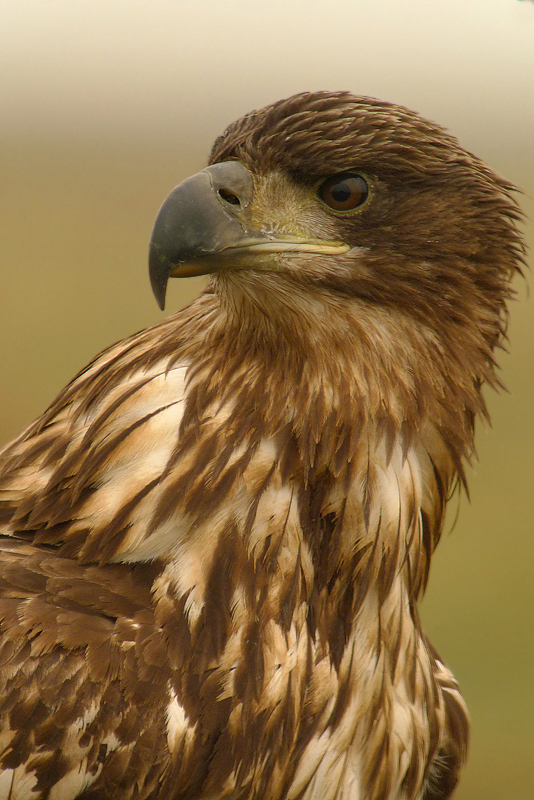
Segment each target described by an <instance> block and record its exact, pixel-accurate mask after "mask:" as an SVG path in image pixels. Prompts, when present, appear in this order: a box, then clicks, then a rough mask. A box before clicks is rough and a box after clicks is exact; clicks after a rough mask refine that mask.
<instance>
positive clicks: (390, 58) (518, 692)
mask: <svg viewBox="0 0 534 800" xmlns="http://www.w3.org/2000/svg"><path fill="white" fill-rule="evenodd" d="M310 89H312V90H315V89H349V90H351V91H353V92H355V93H357V94H365V95H372V96H376V97H380V98H382V99H384V100H390V101H393V102H395V103H401V104H405V105H407V106H409V107H411V108H413V109H415V110H417V111H419V112H420V113H422V114H423V115H425V116H427V117H430V118H431V119H434V120H436V121H438V122H440V123H442V124H444V125H446V126H447V127H448V128H449V129H451V130H452V132H454V133H455V134H456V135H457V136H458V137H459V138H460V140H461V141H462V142H463V144H464V145H465V146H466V147H467V148H468V149H471V150H473V151H474V152H475V153H477V154H478V155H479V156H481V157H482V158H484V159H485V160H486V161H487V162H488V163H489V164H490V165H491V166H492V167H493V168H494V169H495V170H497V171H498V172H500V173H502V174H504V175H505V176H506V177H508V178H509V179H510V180H512V181H513V182H514V183H516V184H517V185H518V186H520V187H521V188H522V189H523V191H524V193H525V194H524V197H523V198H522V200H521V202H522V204H523V207H524V210H525V212H526V214H527V215H528V216H530V219H531V220H532V219H534V203H533V195H534V2H532V0H402V2H399V1H398V0H328V1H326V0H320V2H315V1H314V0H292V1H291V2H290V1H289V0H262V2H259V0H258V2H255V1H254V0H248V2H246V0H223V2H218V0H191V1H190V0H174V1H171V0H33V1H32V0H0V215H1V216H0V231H1V240H2V245H1V255H0V258H1V261H0V264H1V266H0V271H1V281H0V354H1V357H0V365H1V366H0V409H1V412H0V443H3V442H6V441H8V440H9V439H10V438H11V437H12V436H14V435H15V434H17V433H18V432H19V431H20V430H21V429H22V428H23V427H24V426H25V425H26V424H27V423H29V422H30V421H31V420H32V419H33V418H34V417H35V416H36V415H37V414H39V413H40V412H41V411H42V410H43V409H44V408H45V407H46V405H47V404H48V403H49V402H50V401H51V400H52V398H53V397H54V396H55V394H56V393H57V392H58V391H59V390H60V389H61V387H62V386H63V385H64V384H65V383H66V382H67V381H68V380H69V379H70V378H71V377H72V376H73V375H74V374H75V373H76V372H77V371H78V370H79V369H80V368H81V367H82V366H83V365H84V364H85V363H87V361H88V360H89V359H90V358H91V357H92V356H93V355H94V354H95V353H96V352H97V351H99V350H100V349H102V348H104V347H105V346H107V345H108V344H110V343H111V342H113V341H115V340H116V339H118V338H121V337H123V336H126V335H128V334H129V333H131V332H133V331H135V330H137V329H139V328H142V327H144V326H146V325H149V324H151V323H154V322H156V321H157V320H159V319H160V318H161V314H160V312H159V311H158V309H157V307H156V304H155V302H154V300H153V298H152V296H151V294H150V290H149V284H148V278H147V268H146V250H147V243H148V240H149V236H150V231H151V226H152V223H153V220H154V217H155V215H156V212H157V210H158V207H159V205H160V203H161V202H162V201H163V199H164V198H165V197H166V195H167V194H168V192H169V191H170V190H171V189H172V188H173V187H174V186H175V185H176V184H177V183H178V182H179V181H181V180H182V179H184V178H185V177H186V176H187V175H189V174H191V173H192V172H195V171H197V170H198V169H200V168H202V166H203V165H204V164H205V161H206V158H207V154H208V153H209V149H210V146H211V143H212V141H213V139H214V138H215V136H216V135H217V134H218V133H220V132H221V131H222V130H223V129H224V128H225V126H226V125H227V124H228V123H229V122H231V121H232V120H233V119H235V118H237V117H239V116H241V115H242V114H243V113H245V112H247V111H250V110H251V109H253V108H258V107H261V106H263V105H265V104H267V103H269V102H272V101H274V100H277V99H279V98H281V97H284V96H288V95H290V94H292V93H294V92H298V91H303V90H310ZM525 230H526V235H527V239H529V240H530V243H531V246H532V247H533V248H534V241H533V228H532V222H530V223H527V224H526V226H525ZM531 283H532V280H531ZM201 286H202V281H201V280H200V281H199V280H198V279H193V280H190V281H183V282H181V281H174V282H172V285H171V287H170V292H169V297H168V302H167V310H168V311H167V313H169V312H172V311H173V310H175V309H176V308H178V307H179V306H180V305H182V304H184V303H185V302H186V301H188V300H189V299H191V297H193V296H194V295H195V294H196V293H198V291H199V289H200V287H201ZM516 288H517V292H518V295H517V297H518V301H517V302H515V303H514V304H513V307H512V313H511V325H510V337H509V338H510V341H509V351H510V353H509V354H502V357H501V362H502V379H503V381H504V383H505V384H506V386H507V387H508V389H509V393H504V392H502V393H501V394H500V395H493V396H491V397H490V398H489V406H490V410H491V415H492V420H493V427H492V428H489V427H486V428H484V427H480V429H479V431H478V450H479V464H478V465H476V467H475V468H474V469H470V470H469V484H470V490H471V500H470V501H468V500H467V498H466V497H465V496H462V497H461V498H460V499H459V500H458V499H456V500H455V501H453V503H452V504H451V506H452V508H451V513H450V514H449V518H448V523H447V531H446V534H445V536H444V539H443V541H442V543H441V546H440V548H439V550H438V554H437V556H436V559H435V562H434V566H433V571H432V575H431V581H430V588H429V590H428V592H427V595H426V597H425V600H424V602H423V605H422V611H423V617H424V621H425V625H426V628H427V630H428V632H429V634H430V637H431V639H432V641H433V642H434V643H435V645H436V646H437V647H438V649H439V650H440V651H441V652H443V653H444V655H445V657H446V659H447V660H448V662H449V663H450V664H451V666H452V667H453V669H454V671H455V673H456V675H457V677H458V679H459V681H460V683H461V685H462V688H463V691H464V694H465V697H466V698H467V702H468V704H469V707H470V711H471V715H472V719H473V732H472V746H471V754H470V760H469V764H468V767H467V769H466V770H465V773H464V776H463V780H462V782H461V786H460V789H459V790H458V792H457V795H456V797H457V800H531V798H532V797H534V674H533V670H534V667H533V665H534V602H533V601H534V589H533V582H534V535H533V534H534V531H533V528H534V525H533V516H534V508H533V488H534V486H533V478H534V465H533V453H534V424H533V423H534V412H533V407H534V319H533V301H532V299H530V300H529V297H528V293H527V290H526V284H525V282H524V281H522V280H518V281H517V286H516ZM456 517H458V519H457V521H456V522H455V519H456ZM453 528H454V530H453V531H452V533H450V531H451V529H453ZM449 533H450V535H449Z"/></svg>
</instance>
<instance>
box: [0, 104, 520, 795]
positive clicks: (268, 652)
mask: <svg viewBox="0 0 534 800" xmlns="http://www.w3.org/2000/svg"><path fill="white" fill-rule="evenodd" d="M512 190H513V187H511V186H510V185H509V184H507V183H506V182H505V181H504V180H502V179H500V178H498V177H497V176H495V175H494V174H493V173H492V172H491V171H490V170H489V169H488V168H487V167H486V166H485V165H484V164H483V163H482V162H480V161H479V160H478V159H477V158H476V157H474V156H473V155H471V154H469V153H467V152H466V151H464V150H463V149H462V148H461V146H460V145H459V144H458V142H457V141H456V140H455V139H454V138H453V137H451V136H449V135H448V134H447V133H446V132H445V131H443V129H442V128H440V127H439V126H437V125H435V124H433V123H431V122H428V121H426V120H424V119H422V118H421V117H419V116H418V115H417V114H415V113H413V112H411V111H409V110H407V109H405V108H402V107H400V106H394V105H391V104H388V103H384V102H381V101H378V100H373V99H370V98H361V97H355V96H353V95H351V94H349V93H347V92H337V93H329V92H319V93H315V94H303V95H297V96H295V97H291V98H289V99H287V100H283V101H280V102H279V103H275V104H273V105H271V106H269V107H267V108H265V109H262V110H260V111H257V112H252V113H251V114H249V115H247V116H246V117H244V118H243V119H241V120H238V121H237V122H236V123H233V124H232V125H231V126H230V127H229V128H228V129H227V131H226V132H225V133H224V134H223V135H222V136H221V137H219V139H217V141H216V142H215V145H214V148H213V151H212V155H211V158H210V164H209V166H208V167H207V168H206V169H205V170H203V171H202V172H201V173H199V174H198V175H195V176H193V177H192V178H190V179H189V180H188V181H186V182H184V183H183V184H181V185H180V186H178V187H177V188H176V189H175V190H174V191H173V192H172V193H171V195H170V196H169V198H167V200H166V201H165V202H164V204H163V206H162V208H161V210H160V212H159V215H158V217H157V220H156V223H155V226H154V231H153V235H152V240H151V247H150V275H151V280H152V286H153V288H154V292H155V294H156V297H157V299H158V302H159V303H160V304H161V305H163V303H164V299H165V289H166V285H167V281H168V280H169V278H170V277H180V276H187V275H191V274H199V273H210V274H212V277H211V281H210V284H209V287H208V289H207V290H206V291H205V292H204V293H203V294H202V295H201V296H200V297H199V298H198V299H197V300H196V301H195V302H193V303H192V304H191V305H190V306H189V307H187V308H185V309H183V310H182V311H180V312H178V313H177V314H175V315H174V316H171V317H169V318H168V319H166V320H164V321H163V322H162V323H161V324H159V325H157V326H155V327H153V328H150V329H148V330H145V331H142V332H140V333H138V334H135V335H134V336H132V337H130V338H129V339H126V340H125V341H123V342H119V343H118V344H116V345H114V346H113V347H111V348H109V349H108V350H107V351H105V352H104V353H102V354H101V355H99V356H98V357H97V358H96V359H95V360H94V361H93V362H92V363H91V364H90V365H89V366H88V367H87V368H86V369H85V370H83V371H82V372H81V373H80V374H79V375H78V376H77V377H76V378H75V379H74V380H73V381H72V383H71V384H69V386H67V387H66V388H65V389H64V391H63V392H62V393H61V394H60V395H59V396H58V398H57V399H56V400H55V401H54V403H52V405H51V406H50V408H49V409H48V410H47V411H45V412H44V414H43V415H42V416H41V417H40V418H39V419H38V420H36V422H35V423H34V424H33V425H31V426H30V427H29V428H28V429H27V430H26V431H25V432H23V433H22V434H21V436H20V437H19V438H18V439H16V440H15V441H14V442H12V443H11V444H10V445H8V446H7V447H6V448H5V449H4V450H3V452H2V453H1V454H0V536H1V539H0V800H45V799H46V800H74V798H84V800H100V799H103V798H106V800H119V799H120V800H128V798H131V799H132V800H134V798H135V800H156V798H157V800H223V798H229V799H231V800H446V798H448V797H449V796H450V795H451V793H452V792H453V790H454V787H455V786H456V783H457V781H458V777H459V774H460V770H461V766H462V764H463V763H464V761H465V758H466V752H467V739H468V718H467V712H466V709H465V705H464V702H463V700H462V697H461V695H460V692H459V689H458V686H457V684H456V681H455V680H454V677H453V676H452V674H451V672H450V670H449V669H448V667H447V666H446V664H445V662H444V661H443V659H442V658H441V657H440V656H438V654H437V653H436V652H435V650H434V649H433V647H432V645H431V644H430V643H429V641H428V640H427V638H426V637H425V635H424V633H423V631H422V629H421V625H420V621H419V617H418V612H417V601H418V598H419V597H420V595H421V593H422V591H423V590H424V588H425V585H426V583H427V580H428V574H429V568H430V562H431V558H432V555H433V552H434V549H435V547H436V546H437V544H438V542H439V539H440V535H441V531H442V525H443V518H444V512H445V506H446V503H447V500H448V499H449V497H450V495H451V493H452V491H453V490H454V488H455V487H456V486H457V485H458V484H459V483H462V482H464V472H463V465H464V464H465V462H466V461H467V460H469V459H470V458H471V456H472V453H473V436H474V425H475V420H476V418H477V417H479V416H483V415H485V414H486V410H485V404H484V400H483V397H482V388H483V386H484V385H485V384H490V385H491V386H495V385H497V383H498V381H497V378H496V377H495V357H496V353H497V351H498V347H499V345H500V344H501V340H502V337H503V335H504V332H505V327H506V304H507V301H508V299H509V297H510V288H509V286H510V280H511V278H512V276H513V274H514V272H516V271H518V270H520V266H521V262H522V255H523V249H522V244H521V240H520V238H519V235H518V233H517V231H516V228H515V221H516V220H517V219H518V216H519V212H518V209H517V206H516V205H515V203H514V201H513V199H512V194H511V193H512ZM467 613H468V612H467Z"/></svg>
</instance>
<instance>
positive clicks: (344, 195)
mask: <svg viewBox="0 0 534 800" xmlns="http://www.w3.org/2000/svg"><path fill="white" fill-rule="evenodd" d="M317 195H318V197H319V199H320V200H322V201H323V203H324V204H325V205H327V206H328V207H329V208H332V209H333V210H334V211H352V210H353V209H355V208H359V206H362V205H363V204H364V203H365V201H366V200H367V198H368V196H369V186H368V185H367V182H366V180H365V179H364V178H362V176H361V175H358V174H357V173H356V172H339V173H338V174H337V175H331V176H330V178H327V179H326V180H325V181H323V183H321V185H320V186H319V189H318V191H317Z"/></svg>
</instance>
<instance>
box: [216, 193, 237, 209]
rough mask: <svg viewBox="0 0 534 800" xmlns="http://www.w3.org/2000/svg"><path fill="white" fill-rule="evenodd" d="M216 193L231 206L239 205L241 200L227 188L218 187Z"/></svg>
mask: <svg viewBox="0 0 534 800" xmlns="http://www.w3.org/2000/svg"><path fill="white" fill-rule="evenodd" d="M218 194H219V197H220V198H221V199H222V200H224V201H225V202H226V203H230V205H232V206H240V205H241V200H240V199H239V197H238V196H237V195H235V194H233V193H232V192H229V191H228V190H227V189H219V191H218Z"/></svg>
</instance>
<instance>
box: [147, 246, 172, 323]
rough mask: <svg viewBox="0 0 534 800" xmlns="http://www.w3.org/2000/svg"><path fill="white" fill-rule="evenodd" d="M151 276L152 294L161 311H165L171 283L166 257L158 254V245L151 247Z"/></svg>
mask: <svg viewBox="0 0 534 800" xmlns="http://www.w3.org/2000/svg"><path fill="white" fill-rule="evenodd" d="M149 274H150V285H151V287H152V292H153V294H154V297H155V298H156V302H157V304H158V306H159V307H160V309H161V310H162V311H164V309H165V296H166V294H167V283H168V281H169V269H168V267H166V265H165V256H163V255H162V254H161V253H159V252H158V248H157V245H156V246H155V245H154V244H152V245H151V246H150V253H149Z"/></svg>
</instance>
